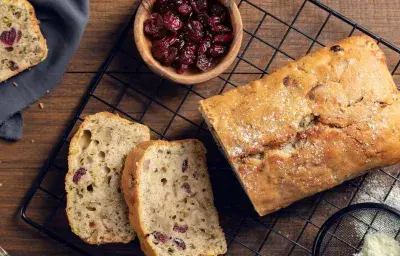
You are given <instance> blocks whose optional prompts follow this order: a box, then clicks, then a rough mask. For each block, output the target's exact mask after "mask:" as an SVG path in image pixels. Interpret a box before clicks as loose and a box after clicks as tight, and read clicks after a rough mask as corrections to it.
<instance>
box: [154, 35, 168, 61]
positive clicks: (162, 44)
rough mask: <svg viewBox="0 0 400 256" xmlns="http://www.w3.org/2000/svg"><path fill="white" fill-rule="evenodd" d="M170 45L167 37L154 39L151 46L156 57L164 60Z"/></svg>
mask: <svg viewBox="0 0 400 256" xmlns="http://www.w3.org/2000/svg"><path fill="white" fill-rule="evenodd" d="M168 47H169V43H168V41H167V40H166V38H163V39H161V40H158V41H154V42H153V45H152V47H151V53H152V54H153V56H154V58H155V59H157V60H162V59H163V58H164V57H165V56H167V55H168Z"/></svg>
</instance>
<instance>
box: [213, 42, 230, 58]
mask: <svg viewBox="0 0 400 256" xmlns="http://www.w3.org/2000/svg"><path fill="white" fill-rule="evenodd" d="M225 51H226V47H225V46H223V45H219V44H213V45H211V47H210V55H211V56H212V57H213V58H216V57H218V56H221V55H222V54H224V53H225Z"/></svg>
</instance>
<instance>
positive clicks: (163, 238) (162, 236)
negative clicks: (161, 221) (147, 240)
mask: <svg viewBox="0 0 400 256" xmlns="http://www.w3.org/2000/svg"><path fill="white" fill-rule="evenodd" d="M153 236H154V238H155V240H156V241H157V242H161V243H166V242H168V240H169V239H171V237H169V236H167V235H166V234H163V233H161V232H158V231H155V232H153Z"/></svg>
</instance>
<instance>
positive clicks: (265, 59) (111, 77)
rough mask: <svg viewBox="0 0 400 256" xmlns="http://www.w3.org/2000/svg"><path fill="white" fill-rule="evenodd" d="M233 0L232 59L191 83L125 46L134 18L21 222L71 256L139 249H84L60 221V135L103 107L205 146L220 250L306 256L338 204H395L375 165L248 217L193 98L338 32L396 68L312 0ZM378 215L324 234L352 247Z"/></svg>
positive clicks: (389, 183) (395, 179)
mask: <svg viewBox="0 0 400 256" xmlns="http://www.w3.org/2000/svg"><path fill="white" fill-rule="evenodd" d="M238 6H239V10H240V12H241V13H242V16H246V19H244V20H243V22H244V38H243V43H242V49H241V50H240V53H239V55H238V56H237V59H236V61H235V62H234V64H233V65H232V66H231V67H230V68H229V69H228V71H227V72H225V73H223V74H221V75H220V76H219V77H218V78H215V79H213V80H211V81H209V82H206V83H202V84H199V85H191V86H184V85H179V84H173V83H171V82H169V81H166V80H163V79H162V78H160V77H158V76H156V75H154V74H153V73H152V72H151V71H150V70H149V69H148V68H147V67H146V65H144V64H143V62H142V61H141V59H140V57H139V55H138V53H137V52H136V50H135V49H133V48H134V47H132V44H133V43H132V31H131V30H132V21H133V17H134V16H133V17H132V18H131V20H130V21H129V23H128V25H127V26H126V28H125V30H124V31H123V32H122V34H121V36H120V38H119V40H118V42H117V43H116V45H115V47H114V48H113V49H112V51H111V52H110V54H109V56H108V57H107V59H106V60H105V62H104V64H103V65H102V67H101V68H100V70H99V72H98V73H97V74H96V76H95V78H94V80H93V81H92V83H91V85H90V87H89V89H88V91H87V93H86V94H85V96H84V98H83V100H82V102H81V104H80V106H79V107H78V109H77V111H76V115H75V116H74V118H73V120H71V122H70V124H69V125H68V127H67V129H66V131H65V132H64V133H63V135H62V137H61V140H60V141H59V143H58V145H57V146H56V147H55V149H54V151H53V153H52V154H51V156H50V157H49V159H48V161H47V162H46V164H45V165H44V167H43V169H42V171H41V173H40V175H39V177H38V178H37V180H36V181H35V183H34V184H33V186H32V188H31V189H30V190H29V192H28V195H27V199H26V201H25V202H24V204H23V206H22V209H21V217H22V219H23V220H24V221H26V222H27V223H28V224H30V225H31V226H33V227H34V228H36V229H37V230H39V232H40V233H42V234H46V235H48V236H49V237H51V238H53V239H55V240H57V241H59V242H61V243H63V244H64V245H66V246H68V247H70V248H72V249H73V250H74V251H76V252H77V253H78V252H79V253H82V254H84V255H125V254H129V255H142V253H141V251H140V249H139V244H138V242H137V240H134V241H133V242H131V243H128V244H111V245H101V246H90V245H87V244H85V243H83V242H82V241H80V239H79V238H77V237H76V236H75V235H73V234H72V232H71V231H70V229H69V225H68V222H67V219H66V215H65V191H64V177H65V173H66V171H67V161H66V160H67V154H68V146H69V140H70V138H71V136H72V135H73V134H74V132H75V131H76V129H77V127H79V125H80V124H81V123H82V121H83V118H84V117H85V116H86V115H88V114H92V113H95V112H99V111H111V112H114V113H118V114H119V115H120V116H122V117H124V118H127V119H130V120H133V121H136V122H140V123H144V124H146V125H147V126H149V127H150V129H151V132H152V138H153V139H157V138H161V139H167V140H172V139H183V138H198V139H200V140H202V141H203V142H204V144H205V145H206V148H207V150H208V166H209V169H210V176H211V181H212V184H213V190H214V195H215V203H216V206H217V209H218V212H219V214H220V221H221V225H222V227H223V229H224V231H225V233H226V238H227V242H228V252H227V255H241V256H243V255H311V254H312V245H313V241H314V238H315V236H316V234H317V233H318V230H319V229H320V227H321V226H322V224H323V222H324V221H325V220H326V219H327V218H328V217H329V216H330V215H332V214H333V213H334V212H336V211H338V210H339V209H341V208H343V207H345V206H348V205H350V204H354V203H358V202H386V203H387V204H389V205H392V206H394V207H398V208H400V205H399V202H398V196H399V195H400V180H399V178H400V176H399V170H400V165H397V166H391V167H386V168H378V169H377V170H376V171H375V172H372V173H370V174H367V175H364V176H362V177H359V178H357V179H354V180H352V181H349V182H346V183H344V184H342V185H340V186H338V187H336V188H334V189H332V190H328V191H325V192H322V193H319V194H317V195H315V196H312V197H310V198H306V199H304V200H301V201H299V202H297V203H295V204H293V205H291V206H290V207H287V208H285V209H283V210H280V211H279V212H276V213H273V214H270V215H267V216H265V217H259V216H257V215H256V213H255V212H254V210H253V208H252V206H251V205H250V203H249V200H248V199H247V197H246V195H245V193H244V192H243V191H242V189H241V187H240V185H239V183H238V181H237V179H236V178H235V177H234V175H233V172H232V171H231V170H230V168H229V165H228V164H227V162H226V160H225V159H224V157H223V155H222V154H221V153H220V152H219V150H218V148H217V146H216V144H215V142H214V141H213V139H212V136H211V134H210V133H209V131H208V129H207V127H206V125H205V124H204V122H203V120H202V119H201V117H200V114H199V113H198V111H197V107H198V101H199V100H201V99H204V98H207V97H210V96H212V95H216V94H220V93H222V92H224V91H226V90H229V89H231V88H235V87H237V86H239V85H243V84H246V83H247V82H249V81H252V80H254V79H258V78H261V77H262V76H264V75H266V74H268V72H270V71H272V70H274V69H276V68H278V67H280V66H282V65H284V64H286V63H288V62H289V61H291V60H294V59H295V58H298V57H300V56H302V55H305V54H307V53H309V52H311V51H314V50H316V49H319V48H321V47H323V46H324V45H326V44H327V43H329V42H332V41H336V40H339V39H342V38H344V37H346V36H350V35H355V34H367V35H368V36H370V37H372V38H374V39H375V40H376V41H377V42H378V43H379V45H380V47H381V48H382V49H383V51H384V52H385V53H386V56H387V58H388V66H389V68H390V70H391V71H392V74H393V75H394V74H396V72H398V71H397V70H398V67H399V65H400V49H399V48H398V47H396V46H395V45H393V44H392V43H390V42H388V41H386V40H385V39H383V38H381V37H379V36H378V35H376V34H374V33H372V32H370V31H368V30H367V29H365V28H363V27H362V26H360V25H359V24H357V23H355V22H354V21H352V20H350V19H348V18H346V17H344V16H343V15H341V14H340V13H338V12H336V11H334V10H332V9H330V8H329V7H327V6H326V5H324V4H322V3H320V2H318V1H314V0H305V1H299V2H298V9H296V10H295V11H293V12H290V13H289V12H288V13H285V14H284V15H283V16H284V17H282V15H281V14H275V13H273V11H274V10H273V9H272V8H268V6H266V5H265V3H263V1H261V0H240V1H238ZM246 13H247V15H244V14H246ZM250 13H251V15H248V14H250ZM121 70H122V71H121ZM377 220H379V218H372V219H371V220H370V221H368V222H365V221H361V220H358V219H357V218H355V223H354V225H355V226H356V227H357V230H359V232H360V235H355V236H353V237H352V239H350V240H349V239H347V240H345V239H343V236H342V235H341V234H340V233H337V234H336V233H334V234H332V237H331V239H332V241H333V242H335V243H338V244H340V245H342V246H348V247H349V253H355V252H356V251H357V249H358V248H359V246H360V245H361V243H362V239H363V237H364V236H365V234H366V233H367V232H368V231H369V230H370V229H373V228H374V223H375V221H377ZM399 225H400V224H399ZM399 233H400V227H397V226H396V225H394V226H393V237H395V238H396V239H398V240H399V239H400V238H399V236H400V235H399ZM346 237H347V236H346ZM333 253H334V252H333ZM324 255H330V254H329V252H324ZM349 255H351V254H349Z"/></svg>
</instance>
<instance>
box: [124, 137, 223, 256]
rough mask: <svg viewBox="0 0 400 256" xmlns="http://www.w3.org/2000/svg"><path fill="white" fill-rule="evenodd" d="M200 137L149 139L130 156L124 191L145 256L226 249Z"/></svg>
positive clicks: (207, 253) (186, 253)
mask: <svg viewBox="0 0 400 256" xmlns="http://www.w3.org/2000/svg"><path fill="white" fill-rule="evenodd" d="M205 153H206V151H205V149H204V146H203V144H202V143H201V142H200V141H198V140H183V141H175V142H167V141H150V142H143V143H141V144H139V145H138V146H137V147H136V148H135V149H134V150H133V151H132V152H131V153H129V154H128V157H127V160H126V162H125V168H124V171H123V176H122V190H123V192H124V196H125V201H126V203H127V204H128V207H129V213H130V215H129V219H130V221H131V224H132V225H133V227H134V229H135V231H136V232H137V235H138V237H139V240H140V244H141V248H142V250H143V251H144V252H145V254H146V255H147V256H151V255H153V256H155V255H159V256H161V255H210V256H211V255H219V254H223V253H225V252H226V241H225V236H224V233H223V232H222V229H221V227H220V226H219V222H218V214H217V211H216V209H215V207H214V202H213V200H214V199H213V194H212V189H211V184H210V179H209V176H208V171H207V166H206V158H205Z"/></svg>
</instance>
